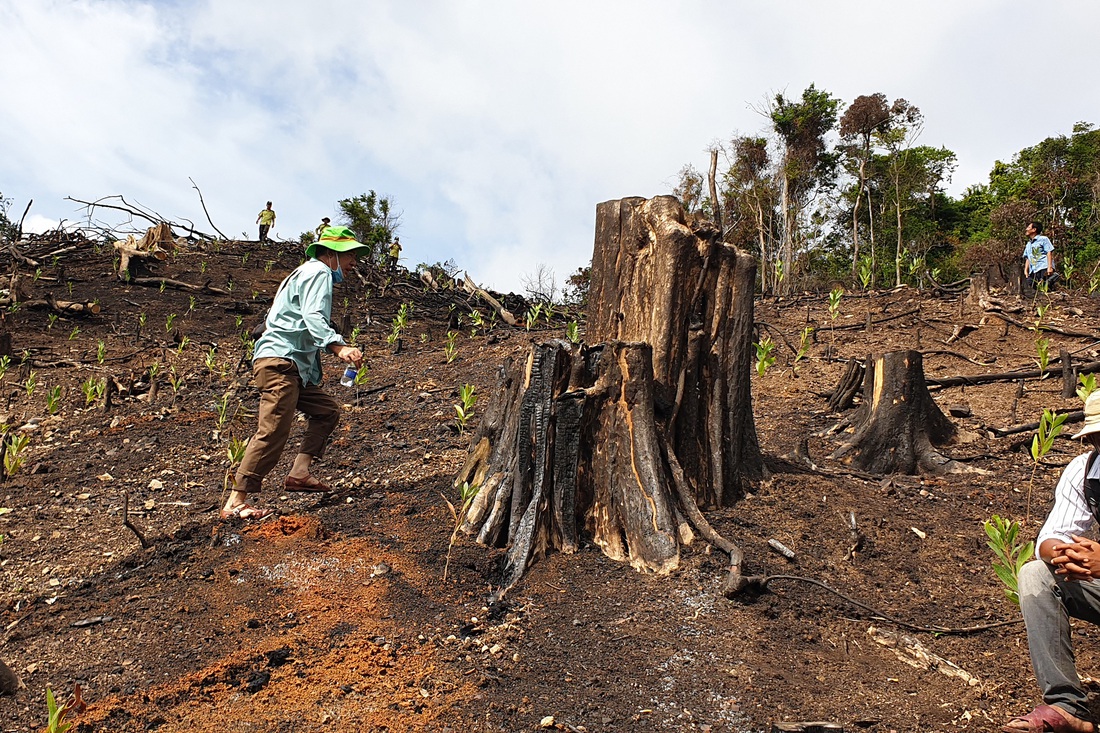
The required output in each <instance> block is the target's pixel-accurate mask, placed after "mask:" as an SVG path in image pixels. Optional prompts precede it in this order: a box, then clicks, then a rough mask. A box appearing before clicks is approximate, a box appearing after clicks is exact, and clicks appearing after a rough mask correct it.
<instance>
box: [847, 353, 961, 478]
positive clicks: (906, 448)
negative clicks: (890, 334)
mask: <svg viewBox="0 0 1100 733" xmlns="http://www.w3.org/2000/svg"><path fill="white" fill-rule="evenodd" d="M851 422H852V424H853V425H854V426H855V432H854V433H853V434H852V435H851V437H849V438H848V439H847V440H846V442H845V443H843V444H842V445H841V446H840V447H839V448H838V449H837V450H836V451H835V452H834V453H833V456H832V457H833V458H835V459H840V460H842V461H843V462H845V463H848V464H851V465H852V466H854V467H855V468H858V469H859V470H861V471H865V472H867V473H875V474H887V473H906V474H912V473H916V472H918V471H922V472H925V473H930V474H944V473H952V472H960V471H966V470H968V469H966V468H965V467H962V466H960V464H958V463H956V462H955V461H953V460H951V459H949V458H947V457H945V456H944V455H943V454H941V453H940V452H939V451H937V450H936V448H937V447H939V446H943V445H946V444H948V443H950V442H952V441H953V440H954V438H955V436H956V434H957V430H956V428H955V425H954V424H953V423H952V422H951V421H950V420H948V419H947V416H946V415H944V414H943V412H942V411H941V410H940V408H939V406H938V405H937V404H936V403H935V401H934V400H933V399H932V395H931V394H930V393H929V392H928V386H927V385H926V384H925V381H924V360H923V357H922V355H921V353H920V352H919V351H891V352H888V353H886V354H881V355H876V356H874V357H872V359H870V360H869V364H868V367H867V369H866V372H865V374H864V382H863V402H862V403H861V404H860V407H859V410H858V411H857V412H856V414H855V415H854V416H853V418H852V420H851Z"/></svg>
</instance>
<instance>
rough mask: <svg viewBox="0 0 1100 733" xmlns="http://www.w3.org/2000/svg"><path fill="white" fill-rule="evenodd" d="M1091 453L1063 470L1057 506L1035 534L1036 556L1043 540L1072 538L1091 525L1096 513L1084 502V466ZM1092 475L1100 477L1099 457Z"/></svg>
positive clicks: (1081, 456)
mask: <svg viewBox="0 0 1100 733" xmlns="http://www.w3.org/2000/svg"><path fill="white" fill-rule="evenodd" d="M1088 461H1089V453H1082V454H1081V455H1079V456H1077V457H1076V458H1074V459H1073V460H1072V461H1070V462H1069V465H1068V466H1066V469H1065V470H1064V471H1062V477H1061V478H1060V479H1058V486H1057V488H1055V489H1054V508H1053V509H1051V510H1050V514H1049V515H1047V521H1046V522H1044V523H1043V528H1042V529H1041V530H1039V536H1038V537H1036V538H1035V556H1036V557H1038V556H1039V545H1041V544H1043V541H1044V540H1050V539H1056V540H1062V541H1063V542H1072V541H1073V540H1072V539H1070V535H1073V534H1076V535H1082V534H1084V533H1085V532H1086V531H1087V530H1088V529H1089V527H1091V526H1092V523H1093V516H1092V512H1090V511H1089V507H1088V504H1086V503H1085V466H1086V465H1088ZM1089 478H1096V479H1100V460H1097V461H1095V462H1094V463H1093V465H1092V471H1090V472H1089Z"/></svg>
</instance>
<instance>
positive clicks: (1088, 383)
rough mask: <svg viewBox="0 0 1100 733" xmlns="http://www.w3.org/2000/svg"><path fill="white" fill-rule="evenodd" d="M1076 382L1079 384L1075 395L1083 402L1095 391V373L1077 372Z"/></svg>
mask: <svg viewBox="0 0 1100 733" xmlns="http://www.w3.org/2000/svg"><path fill="white" fill-rule="evenodd" d="M1077 383H1078V384H1079V385H1081V386H1079V387H1078V388H1077V396H1078V397H1080V398H1081V401H1082V402H1084V401H1085V400H1087V399H1088V398H1089V395H1090V394H1092V393H1093V392H1095V391H1096V375H1095V374H1078V375H1077Z"/></svg>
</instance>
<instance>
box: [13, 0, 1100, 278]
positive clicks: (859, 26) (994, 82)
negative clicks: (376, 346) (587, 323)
mask: <svg viewBox="0 0 1100 733" xmlns="http://www.w3.org/2000/svg"><path fill="white" fill-rule="evenodd" d="M1097 20H1100V9H1098V7H1097V6H1096V5H1095V4H1093V3H1084V2H1069V1H1068V0H1067V1H1065V2H1053V3H1048V4H1046V5H1043V6H1042V7H1041V8H1039V7H1037V6H1032V5H1030V4H1028V3H1024V2H1022V1H1018V0H1014V1H1013V2H994V0H974V1H972V2H967V3H958V2H947V0H934V1H932V2H925V3H922V4H916V5H914V4H908V5H902V4H897V3H881V2H871V1H870V0H844V1H843V2H829V3H821V2H816V3H815V2H805V1H802V0H780V1H779V2H774V3H747V2H732V3H718V2H704V1H703V0H693V1H688V2H683V3H675V4H673V3H667V2H656V1H655V0H641V1H635V2H625V1H622V2H611V1H604V2H581V1H580V0H570V1H566V2H559V3H554V4H552V5H543V6H532V5H529V4H520V3H503V2H489V1H488V0H481V1H478V0H465V1H457V2H444V1H443V0H434V1H430V2H428V1H426V2H416V3H402V2H396V1H394V2H379V1H376V2H369V3H362V2H338V1H336V0H329V1H328V2H313V3H292V2H287V1H286V0H272V1H270V2H267V3H263V4H262V5H258V4H256V3H254V2H244V1H243V0H231V1H226V0H220V1H219V2H213V1H212V0H211V1H209V2H206V3H162V2H157V3H153V2H146V3H141V2H132V1H130V2H124V1H122V0H105V1H99V2H92V1H90V0H85V1H84V2H58V1H56V0H47V1H45V2H39V3H18V4H17V3H15V2H13V1H12V0H7V2H5V1H4V0H0V86H2V87H3V88H4V89H5V95H4V97H3V98H2V99H0V125H2V129H4V130H5V139H4V143H5V150H4V153H5V154H4V155H3V156H0V191H3V192H4V194H5V195H7V196H12V197H15V198H16V207H19V206H21V204H20V202H23V201H25V200H26V199H28V198H34V199H35V207H34V209H33V212H34V213H35V215H37V216H41V217H52V218H67V219H70V220H71V219H72V218H74V215H75V212H76V208H77V207H76V206H75V205H74V204H72V203H70V202H65V201H63V200H62V199H63V198H64V197H65V196H66V195H72V196H76V197H80V198H93V197H98V196H103V195H108V194H115V193H122V194H125V195H127V197H128V198H133V199H135V200H138V201H141V202H142V203H144V204H146V205H148V206H150V207H152V208H154V209H156V210H157V211H159V212H161V213H162V214H164V215H167V216H173V217H178V218H182V217H189V218H191V219H193V220H194V221H195V222H196V223H197V224H198V225H199V226H200V228H204V227H203V224H205V220H204V217H203V214H202V211H201V209H200V208H199V205H198V199H197V196H196V195H195V192H194V191H193V190H192V189H191V184H190V182H189V181H188V180H187V179H188V176H191V177H193V178H194V179H195V181H196V182H197V183H198V184H199V185H200V186H201V187H202V191H203V194H204V196H205V198H206V202H207V206H208V207H209V208H210V211H211V214H212V216H213V217H214V220H215V223H217V225H218V226H219V228H221V229H222V231H225V232H226V233H229V234H233V235H235V234H237V233H239V232H241V231H247V232H249V234H250V236H254V234H253V232H254V228H255V227H254V224H253V222H254V220H255V217H256V212H257V211H259V209H260V208H261V207H262V206H263V202H264V201H266V200H267V199H271V200H273V201H274V202H275V208H276V210H277V211H278V212H279V219H278V221H277V224H276V233H277V234H278V235H280V236H282V237H285V238H296V236H297V234H298V233H299V232H301V231H304V230H307V229H312V228H313V227H314V226H315V225H316V223H317V221H318V220H319V219H320V217H321V216H326V215H328V216H331V215H332V214H333V213H334V203H335V202H336V201H337V200H338V199H340V198H343V197H346V196H350V195H355V194H358V193H361V192H364V191H366V190H368V189H374V190H376V191H378V192H379V193H385V194H390V195H392V196H393V197H394V198H395V199H396V200H397V203H398V206H399V208H400V209H402V210H403V212H404V218H403V227H402V231H401V234H402V242H403V243H404V244H405V255H406V256H407V257H408V259H409V262H410V264H415V263H416V262H419V261H428V262H433V261H436V260H445V259H447V258H450V257H453V258H454V259H455V260H457V261H458V263H459V264H460V265H461V266H463V267H466V268H468V269H469V270H470V272H471V274H472V275H474V276H475V278H477V279H478V280H481V281H485V282H487V283H488V284H490V285H492V286H495V287H498V288H500V289H505V290H507V289H518V287H519V282H520V277H521V275H522V274H524V273H526V272H530V271H531V270H533V269H534V265H535V264H536V263H538V262H545V263H547V264H548V265H549V266H551V267H552V268H553V269H554V270H555V272H556V274H557V276H558V278H559V280H564V278H565V277H566V276H567V275H568V274H569V272H571V271H572V270H573V269H575V268H576V267H578V266H580V265H583V264H585V263H586V262H587V261H588V259H589V257H590V255H591V247H592V236H593V223H594V212H595V206H596V204H597V203H598V202H600V201H603V200H606V199H610V198H618V197H622V196H630V195H642V196H652V195H655V194H660V193H664V192H667V190H668V188H669V183H670V182H671V180H672V178H673V176H674V175H675V173H676V171H677V170H679V168H680V167H681V166H682V165H683V164H684V163H686V162H689V161H690V162H695V163H696V164H697V165H700V166H701V165H702V164H703V163H704V162H705V159H706V155H705V152H704V150H705V148H706V147H707V145H708V144H709V143H711V142H712V141H713V140H716V139H723V138H726V137H728V136H729V135H730V134H732V133H733V132H734V131H735V130H736V131H741V132H755V131H757V130H759V129H760V128H762V127H763V123H764V119H763V118H762V117H761V116H760V115H759V114H758V113H757V112H755V111H753V109H752V108H751V105H755V104H757V103H759V102H760V101H762V100H764V99H765V98H767V97H768V96H769V95H771V94H774V93H775V92H776V91H781V90H786V93H788V94H791V95H797V94H799V93H801V90H802V89H803V88H805V86H807V85H808V84H810V83H816V84H817V86H818V88H821V89H826V90H828V91H829V92H831V93H833V94H835V95H837V96H839V97H841V98H842V99H843V100H844V101H845V103H847V102H849V101H851V99H853V98H854V97H855V96H857V95H859V94H866V93H871V92H874V91H882V92H884V93H885V94H886V95H887V96H889V97H891V98H895V97H905V98H907V99H909V100H910V101H911V102H913V103H914V104H916V105H918V106H919V107H921V109H922V110H923V111H924V113H925V118H926V129H925V133H924V136H923V137H922V139H921V142H922V143H925V144H930V145H946V146H947V147H949V148H951V149H953V150H955V151H956V152H957V153H958V154H959V161H960V165H959V170H958V172H957V173H956V175H955V184H954V188H955V190H961V189H962V188H963V187H965V186H966V185H969V184H972V183H977V182H981V181H982V180H984V179H985V176H986V174H987V172H988V170H989V167H990V166H991V164H992V162H993V160H994V159H996V158H1005V159H1007V158H1009V157H1010V156H1011V155H1012V154H1013V153H1014V152H1015V151H1017V150H1019V149H1020V148H1021V147H1023V146H1025V145H1030V144H1034V143H1036V142H1038V141H1039V140H1041V139H1042V138H1044V137H1046V136H1048V135H1051V134H1057V133H1064V132H1068V131H1069V129H1070V127H1071V126H1072V124H1073V122H1075V121H1077V120H1078V119H1092V120H1096V118H1097V111H1098V105H1097V94H1096V92H1095V91H1094V89H1093V87H1091V86H1088V85H1087V84H1083V82H1082V78H1083V77H1082V72H1083V71H1084V70H1086V69H1092V68H1095V66H1096V61H1097V60H1098V59H1097V52H1096V50H1095V45H1096V44H1095V43H1094V41H1093V40H1092V38H1091V31H1090V29H1091V28H1095V27H1096V21H1097ZM1047 28H1057V29H1058V34H1057V36H1058V37H1057V40H1056V41H1055V40H1053V39H1050V40H1048V39H1047V34H1046V33H1045V32H1044V31H1043V29H1047Z"/></svg>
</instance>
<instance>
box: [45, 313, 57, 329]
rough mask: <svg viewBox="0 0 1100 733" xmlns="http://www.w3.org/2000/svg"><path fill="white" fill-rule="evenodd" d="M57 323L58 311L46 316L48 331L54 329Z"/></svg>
mask: <svg viewBox="0 0 1100 733" xmlns="http://www.w3.org/2000/svg"><path fill="white" fill-rule="evenodd" d="M55 323H57V314H56V313H50V314H49V315H48V316H46V330H47V331H49V330H50V329H52V328H53V324H55Z"/></svg>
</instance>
